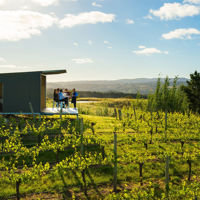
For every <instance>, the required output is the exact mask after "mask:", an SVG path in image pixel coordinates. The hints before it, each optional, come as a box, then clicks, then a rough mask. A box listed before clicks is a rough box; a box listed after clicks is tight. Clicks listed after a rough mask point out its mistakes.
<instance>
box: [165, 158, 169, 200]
mask: <svg viewBox="0 0 200 200" xmlns="http://www.w3.org/2000/svg"><path fill="white" fill-rule="evenodd" d="M169 163H170V157H169V156H167V157H166V162H165V189H166V196H167V197H168V193H169Z"/></svg>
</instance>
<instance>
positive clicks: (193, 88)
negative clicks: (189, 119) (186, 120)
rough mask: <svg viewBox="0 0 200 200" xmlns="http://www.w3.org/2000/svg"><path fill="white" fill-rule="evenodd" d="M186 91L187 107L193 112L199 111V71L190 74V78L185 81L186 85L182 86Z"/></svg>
mask: <svg viewBox="0 0 200 200" xmlns="http://www.w3.org/2000/svg"><path fill="white" fill-rule="evenodd" d="M183 90H184V91H185V93H186V96H187V99H188V103H189V108H190V109H191V110H192V111H193V112H198V113H200V73H198V72H197V71H195V72H194V74H190V80H189V81H187V86H183Z"/></svg>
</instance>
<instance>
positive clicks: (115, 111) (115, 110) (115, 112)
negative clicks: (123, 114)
mask: <svg viewBox="0 0 200 200" xmlns="http://www.w3.org/2000/svg"><path fill="white" fill-rule="evenodd" d="M114 115H115V118H116V119H117V109H116V108H115V109H114Z"/></svg>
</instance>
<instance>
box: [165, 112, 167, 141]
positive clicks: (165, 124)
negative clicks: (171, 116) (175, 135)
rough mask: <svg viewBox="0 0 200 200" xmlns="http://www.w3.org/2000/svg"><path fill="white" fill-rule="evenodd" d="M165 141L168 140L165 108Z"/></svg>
mask: <svg viewBox="0 0 200 200" xmlns="http://www.w3.org/2000/svg"><path fill="white" fill-rule="evenodd" d="M165 142H167V110H165Z"/></svg>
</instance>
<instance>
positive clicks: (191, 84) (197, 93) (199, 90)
mask: <svg viewBox="0 0 200 200" xmlns="http://www.w3.org/2000/svg"><path fill="white" fill-rule="evenodd" d="M177 81H178V77H175V78H174V80H173V84H172V85H170V80H169V78H168V77H166V79H165V82H164V84H161V80H160V78H158V81H157V86H156V90H155V93H154V94H152V95H149V97H148V109H149V110H150V111H159V110H161V111H167V112H188V111H189V110H192V111H193V112H196V113H200V73H198V72H197V71H195V72H194V74H190V80H188V81H187V82H186V85H181V86H177Z"/></svg>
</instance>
